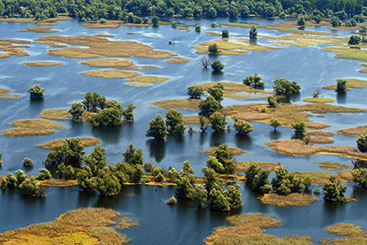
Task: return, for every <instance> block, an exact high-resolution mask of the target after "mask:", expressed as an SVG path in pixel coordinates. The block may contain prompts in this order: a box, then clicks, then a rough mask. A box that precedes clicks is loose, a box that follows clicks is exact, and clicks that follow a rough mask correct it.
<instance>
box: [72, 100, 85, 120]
mask: <svg viewBox="0 0 367 245" xmlns="http://www.w3.org/2000/svg"><path fill="white" fill-rule="evenodd" d="M83 112H84V109H83V104H82V103H78V102H77V103H72V104H71V108H70V110H69V113H70V114H71V115H72V116H73V118H74V119H79V118H80V117H81V116H82V115H83Z"/></svg>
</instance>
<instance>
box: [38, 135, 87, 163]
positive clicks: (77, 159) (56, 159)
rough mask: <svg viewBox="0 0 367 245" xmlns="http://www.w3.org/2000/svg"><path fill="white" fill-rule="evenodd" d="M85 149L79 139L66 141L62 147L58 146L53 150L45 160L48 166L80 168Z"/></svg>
mask: <svg viewBox="0 0 367 245" xmlns="http://www.w3.org/2000/svg"><path fill="white" fill-rule="evenodd" d="M84 154H85V152H84V147H83V145H82V143H81V141H80V139H78V138H72V139H66V140H65V142H64V143H63V144H62V145H56V146H54V147H52V148H51V150H50V152H49V153H48V155H47V158H46V160H45V163H46V165H53V164H54V165H58V164H60V163H64V164H65V165H72V166H80V164H81V162H82V160H83V156H84Z"/></svg>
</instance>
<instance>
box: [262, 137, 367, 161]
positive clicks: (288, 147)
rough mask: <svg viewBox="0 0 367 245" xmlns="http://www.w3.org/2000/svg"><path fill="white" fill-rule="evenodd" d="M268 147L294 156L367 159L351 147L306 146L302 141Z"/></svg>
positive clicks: (280, 142) (293, 140) (269, 144)
mask: <svg viewBox="0 0 367 245" xmlns="http://www.w3.org/2000/svg"><path fill="white" fill-rule="evenodd" d="M266 145H268V146H270V147H272V149H273V151H276V152H278V153H282V154H287V155H293V156H313V155H316V154H334V155H342V156H346V157H353V158H358V159H361V160H364V159H367V154H366V153H361V152H358V150H357V149H356V148H354V147H350V146H315V145H310V144H308V145H307V144H306V143H305V142H304V141H302V140H298V139H291V140H277V141H273V142H270V143H267V144H266Z"/></svg>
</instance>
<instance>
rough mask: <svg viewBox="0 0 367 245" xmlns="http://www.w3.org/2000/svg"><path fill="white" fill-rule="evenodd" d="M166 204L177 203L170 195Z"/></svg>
mask: <svg viewBox="0 0 367 245" xmlns="http://www.w3.org/2000/svg"><path fill="white" fill-rule="evenodd" d="M166 203H167V204H168V205H174V204H176V203H177V200H176V198H175V197H174V196H172V197H171V198H170V199H169V200H168V201H167V202H166Z"/></svg>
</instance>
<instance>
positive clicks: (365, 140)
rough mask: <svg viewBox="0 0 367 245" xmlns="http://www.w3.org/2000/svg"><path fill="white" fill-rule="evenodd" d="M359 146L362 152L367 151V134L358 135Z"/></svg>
mask: <svg viewBox="0 0 367 245" xmlns="http://www.w3.org/2000/svg"><path fill="white" fill-rule="evenodd" d="M357 147H358V150H360V151H361V152H363V153H365V152H367V136H366V135H364V134H362V135H361V136H359V137H358V139H357Z"/></svg>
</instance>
